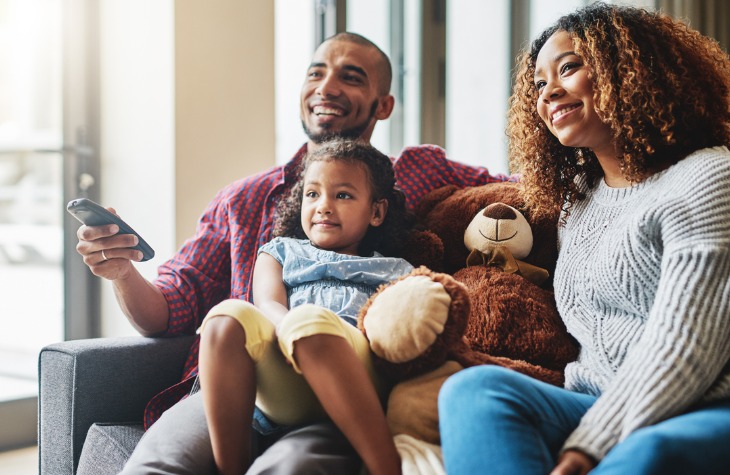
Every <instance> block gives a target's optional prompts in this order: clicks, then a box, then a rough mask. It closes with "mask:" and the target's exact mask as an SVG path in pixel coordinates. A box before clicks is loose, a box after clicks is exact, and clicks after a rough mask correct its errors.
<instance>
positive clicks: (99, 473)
mask: <svg viewBox="0 0 730 475" xmlns="http://www.w3.org/2000/svg"><path fill="white" fill-rule="evenodd" d="M193 338H194V337H192V336H188V337H178V338H144V337H118V338H95V339H88V340H75V341H67V342H62V343H55V344H52V345H49V346H46V347H45V348H43V349H42V350H41V352H40V355H39V358H38V373H39V374H38V383H39V395H38V453H39V473H42V474H53V475H72V474H76V473H79V474H92V473H93V474H96V475H103V474H107V473H109V474H111V473H115V474H116V473H118V472H119V470H121V468H122V467H123V465H124V463H125V462H126V460H127V459H128V458H129V455H130V454H131V452H132V450H133V449H134V447H135V446H136V445H137V442H138V441H139V439H140V438H141V437H142V434H143V433H144V430H143V428H142V417H143V413H144V408H145V405H146V404H147V402H148V401H149V400H150V399H151V398H152V397H153V396H154V395H155V394H157V393H159V392H160V391H162V390H163V389H165V388H167V387H170V386H172V385H173V384H175V383H177V382H178V381H179V380H180V378H181V375H182V371H183V365H184V363H185V359H186V357H187V353H188V349H189V348H190V345H191V343H192V340H193Z"/></svg>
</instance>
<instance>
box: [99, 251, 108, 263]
mask: <svg viewBox="0 0 730 475" xmlns="http://www.w3.org/2000/svg"><path fill="white" fill-rule="evenodd" d="M108 260H109V258H108V257H106V254H104V249H102V250H101V261H102V262H104V261H108Z"/></svg>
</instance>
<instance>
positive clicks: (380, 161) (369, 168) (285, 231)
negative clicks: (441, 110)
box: [274, 139, 414, 256]
mask: <svg viewBox="0 0 730 475" xmlns="http://www.w3.org/2000/svg"><path fill="white" fill-rule="evenodd" d="M318 161H324V162H329V161H344V162H346V163H352V164H355V165H357V166H361V167H364V169H365V170H366V172H367V174H368V180H369V181H370V189H371V194H372V199H373V202H375V201H379V200H382V199H385V200H387V201H388V210H387V212H386V213H385V219H384V220H383V223H382V224H381V225H380V226H377V227H373V226H370V227H369V228H368V230H367V233H366V234H365V237H364V238H363V240H362V241H361V242H360V248H359V253H360V255H361V256H370V255H372V253H373V252H374V251H378V252H379V253H381V254H383V255H384V256H397V255H399V253H400V251H401V249H402V246H403V244H404V243H405V242H406V239H407V237H408V233H409V231H410V229H411V227H412V225H413V222H414V218H413V215H412V213H410V212H409V211H408V210H407V209H406V198H405V195H404V194H403V192H402V191H401V190H400V189H399V188H397V187H396V184H395V173H394V171H393V163H392V162H391V160H390V158H388V156H386V155H384V154H383V153H381V152H379V151H378V150H377V149H376V148H375V147H373V146H371V145H369V144H367V143H363V142H358V141H355V140H350V139H334V140H331V141H328V142H324V143H322V144H320V145H319V146H318V147H317V148H316V149H315V150H312V151H310V152H308V153H307V155H306V156H305V157H304V160H303V161H302V166H301V171H300V175H299V180H298V181H297V183H296V184H295V185H294V186H293V187H292V189H291V192H290V193H289V195H288V196H286V197H285V198H284V199H283V200H282V201H281V202H279V205H278V207H277V217H276V224H275V226H274V236H287V237H294V238H298V239H307V236H306V234H304V229H303V228H302V222H301V212H302V198H303V196H302V194H303V190H304V174H305V173H306V171H307V168H308V167H309V165H310V164H311V163H313V162H318Z"/></svg>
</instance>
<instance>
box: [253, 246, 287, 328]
mask: <svg viewBox="0 0 730 475" xmlns="http://www.w3.org/2000/svg"><path fill="white" fill-rule="evenodd" d="M253 304H254V305H256V306H257V307H258V308H259V309H260V310H261V311H262V312H263V313H264V315H266V317H267V318H268V319H269V320H271V323H273V324H274V325H277V326H278V325H279V322H281V320H282V319H283V318H284V315H286V314H287V312H288V311H289V303H288V299H287V297H286V287H285V286H284V278H283V275H282V267H281V264H280V263H279V261H277V260H276V259H274V258H273V257H271V255H269V254H266V253H265V252H261V253H259V256H258V257H257V258H256V265H255V266H254V269H253Z"/></svg>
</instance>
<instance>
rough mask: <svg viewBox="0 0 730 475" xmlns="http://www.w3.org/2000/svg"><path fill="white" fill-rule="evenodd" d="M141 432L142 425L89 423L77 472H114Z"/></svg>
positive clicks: (88, 474) (95, 474)
mask: <svg viewBox="0 0 730 475" xmlns="http://www.w3.org/2000/svg"><path fill="white" fill-rule="evenodd" d="M142 434H144V429H143V428H142V424H98V423H97V424H92V426H91V427H90V428H89V432H88V433H87V434H86V441H85V442H84V448H83V449H82V450H81V457H80V459H79V467H78V471H77V472H76V473H77V475H92V474H93V475H106V474H109V475H112V474H114V475H116V474H117V473H119V472H120V471H121V470H122V468H123V467H124V464H125V463H126V462H127V459H129V456H130V455H131V454H132V451H133V450H134V447H135V446H136V445H137V442H139V439H141V438H142Z"/></svg>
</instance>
